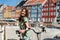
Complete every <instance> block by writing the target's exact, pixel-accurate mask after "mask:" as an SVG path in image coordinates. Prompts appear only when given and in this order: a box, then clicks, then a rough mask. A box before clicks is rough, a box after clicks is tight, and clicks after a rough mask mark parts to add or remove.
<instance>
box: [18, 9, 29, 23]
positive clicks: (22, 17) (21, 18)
mask: <svg viewBox="0 0 60 40" xmlns="http://www.w3.org/2000/svg"><path fill="white" fill-rule="evenodd" d="M24 9H25V12H26V14H25V16H22V15H21V14H22V11H23V10H24ZM24 17H28V10H27V9H26V8H22V9H21V13H20V17H19V22H21V21H24Z"/></svg>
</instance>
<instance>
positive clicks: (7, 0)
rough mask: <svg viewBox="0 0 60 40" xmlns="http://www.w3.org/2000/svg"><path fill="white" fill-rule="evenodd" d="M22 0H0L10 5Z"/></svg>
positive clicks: (0, 2)
mask: <svg viewBox="0 0 60 40" xmlns="http://www.w3.org/2000/svg"><path fill="white" fill-rule="evenodd" d="M19 2H21V0H0V4H3V3H4V4H6V5H9V6H16V5H17V4H18V3H19Z"/></svg>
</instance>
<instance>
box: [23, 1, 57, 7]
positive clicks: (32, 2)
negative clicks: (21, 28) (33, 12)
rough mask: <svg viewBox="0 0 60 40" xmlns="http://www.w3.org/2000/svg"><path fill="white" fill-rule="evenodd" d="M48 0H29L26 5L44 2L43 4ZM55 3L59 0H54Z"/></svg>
mask: <svg viewBox="0 0 60 40" xmlns="http://www.w3.org/2000/svg"><path fill="white" fill-rule="evenodd" d="M46 2H47V0H28V1H27V2H26V3H25V4H24V6H29V5H37V4H42V6H43V5H44V4H45V3H46ZM52 2H53V3H56V2H57V0H52Z"/></svg>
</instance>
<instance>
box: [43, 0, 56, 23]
mask: <svg viewBox="0 0 60 40" xmlns="http://www.w3.org/2000/svg"><path fill="white" fill-rule="evenodd" d="M55 17H56V4H55V3H54V1H52V0H47V1H46V3H45V5H44V6H43V9H42V18H43V22H44V23H52V22H53V21H54V18H55Z"/></svg>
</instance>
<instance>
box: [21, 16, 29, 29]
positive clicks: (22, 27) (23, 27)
mask: <svg viewBox="0 0 60 40" xmlns="http://www.w3.org/2000/svg"><path fill="white" fill-rule="evenodd" d="M26 22H28V18H27V17H24V21H22V22H20V29H21V30H23V29H26V24H25V23H26Z"/></svg>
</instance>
